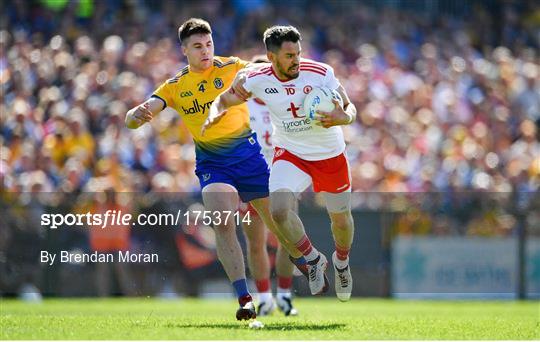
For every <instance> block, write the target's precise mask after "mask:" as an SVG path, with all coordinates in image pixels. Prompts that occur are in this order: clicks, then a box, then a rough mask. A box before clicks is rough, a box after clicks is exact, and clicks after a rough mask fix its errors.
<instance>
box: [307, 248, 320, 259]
mask: <svg viewBox="0 0 540 342" xmlns="http://www.w3.org/2000/svg"><path fill="white" fill-rule="evenodd" d="M318 256H319V251H318V250H316V249H315V247H311V252H309V254H308V255H304V258H306V261H307V262H310V261H313V260H315V259H317V257H318Z"/></svg>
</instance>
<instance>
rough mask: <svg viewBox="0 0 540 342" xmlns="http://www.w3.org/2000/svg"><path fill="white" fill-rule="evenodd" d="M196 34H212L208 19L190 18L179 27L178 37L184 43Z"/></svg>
mask: <svg viewBox="0 0 540 342" xmlns="http://www.w3.org/2000/svg"><path fill="white" fill-rule="evenodd" d="M194 34H212V28H211V27H210V24H209V23H208V22H207V21H206V20H203V19H200V18H190V19H188V20H186V21H185V22H184V23H183V24H182V25H181V26H180V27H179V28H178V38H179V39H180V43H182V44H183V43H184V42H185V40H186V39H188V38H189V37H191V36H192V35H194Z"/></svg>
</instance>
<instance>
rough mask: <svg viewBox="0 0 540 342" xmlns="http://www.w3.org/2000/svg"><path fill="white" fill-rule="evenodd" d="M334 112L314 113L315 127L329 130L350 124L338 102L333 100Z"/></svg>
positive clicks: (349, 118)
mask: <svg viewBox="0 0 540 342" xmlns="http://www.w3.org/2000/svg"><path fill="white" fill-rule="evenodd" d="M332 102H333V103H334V106H335V107H334V110H333V111H331V112H323V111H320V110H318V111H317V112H316V113H315V120H317V122H316V123H315V124H316V125H317V126H322V127H324V128H330V127H332V126H339V125H348V124H349V123H350V122H351V117H350V116H349V114H347V113H345V109H343V107H342V106H341V105H340V103H339V101H338V100H336V99H333V100H332Z"/></svg>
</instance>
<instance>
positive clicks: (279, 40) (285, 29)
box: [263, 26, 302, 53]
mask: <svg viewBox="0 0 540 342" xmlns="http://www.w3.org/2000/svg"><path fill="white" fill-rule="evenodd" d="M263 37H264V38H263V40H264V45H266V50H268V51H272V52H274V53H276V52H277V51H278V50H279V49H280V48H281V44H283V42H293V43H296V42H298V41H300V40H302V36H301V35H300V32H298V30H297V29H296V27H294V26H272V27H270V28H269V29H267V30H266V31H264V35H263Z"/></svg>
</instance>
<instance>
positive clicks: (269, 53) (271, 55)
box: [266, 51, 276, 63]
mask: <svg viewBox="0 0 540 342" xmlns="http://www.w3.org/2000/svg"><path fill="white" fill-rule="evenodd" d="M266 58H268V60H269V61H270V62H272V63H273V62H274V60H275V59H276V54H275V53H273V52H272V51H267V52H266Z"/></svg>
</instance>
